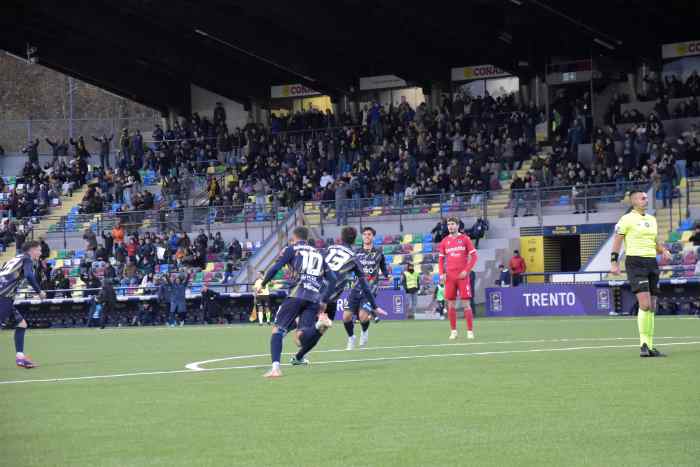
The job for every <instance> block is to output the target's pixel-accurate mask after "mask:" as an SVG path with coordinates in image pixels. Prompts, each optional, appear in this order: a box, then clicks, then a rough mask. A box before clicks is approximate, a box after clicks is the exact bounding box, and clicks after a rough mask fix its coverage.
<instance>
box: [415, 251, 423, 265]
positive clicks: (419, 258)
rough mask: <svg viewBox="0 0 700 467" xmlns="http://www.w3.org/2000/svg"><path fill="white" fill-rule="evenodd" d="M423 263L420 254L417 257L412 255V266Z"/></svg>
mask: <svg viewBox="0 0 700 467" xmlns="http://www.w3.org/2000/svg"><path fill="white" fill-rule="evenodd" d="M422 262H423V255H422V254H421V253H418V254H417V255H413V264H421V263H422Z"/></svg>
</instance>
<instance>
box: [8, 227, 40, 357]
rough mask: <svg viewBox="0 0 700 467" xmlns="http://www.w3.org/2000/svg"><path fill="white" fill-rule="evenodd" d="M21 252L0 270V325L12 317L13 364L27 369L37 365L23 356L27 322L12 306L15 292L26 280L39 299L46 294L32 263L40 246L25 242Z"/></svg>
mask: <svg viewBox="0 0 700 467" xmlns="http://www.w3.org/2000/svg"><path fill="white" fill-rule="evenodd" d="M23 250H24V253H23V254H21V255H17V256H15V257H14V258H12V259H11V260H10V261H8V262H6V263H5V265H4V266H3V267H2V269H0V323H2V322H4V321H5V320H6V319H7V318H9V317H10V315H14V318H15V320H16V321H17V323H18V324H17V327H16V328H15V351H16V352H17V355H16V358H15V363H16V364H17V366H18V367H22V368H27V369H29V368H34V367H36V366H37V365H36V364H35V363H34V362H32V360H31V359H30V358H29V357H27V356H26V355H24V333H25V332H26V331H27V321H26V320H25V319H24V317H23V316H22V315H21V314H20V313H19V311H17V309H16V308H15V306H14V300H15V292H17V288H19V285H20V284H21V283H22V281H23V280H24V279H26V280H27V282H29V285H31V286H32V288H33V289H34V291H35V292H36V293H38V294H39V296H40V297H41V298H46V294H45V293H44V292H42V291H41V288H40V287H39V281H38V280H37V278H36V275H35V274H34V263H35V262H36V261H38V260H39V257H40V256H41V244H40V243H39V242H34V241H32V242H27V243H25V244H24V248H23Z"/></svg>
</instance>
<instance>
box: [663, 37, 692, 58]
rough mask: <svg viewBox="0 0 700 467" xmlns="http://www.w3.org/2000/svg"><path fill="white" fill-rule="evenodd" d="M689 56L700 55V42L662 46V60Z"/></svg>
mask: <svg viewBox="0 0 700 467" xmlns="http://www.w3.org/2000/svg"><path fill="white" fill-rule="evenodd" d="M689 55H700V41H688V42H676V43H674V44H664V45H662V46H661V57H662V58H678V57H687V56H689Z"/></svg>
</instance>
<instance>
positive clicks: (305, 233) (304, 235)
mask: <svg viewBox="0 0 700 467" xmlns="http://www.w3.org/2000/svg"><path fill="white" fill-rule="evenodd" d="M292 235H294V236H295V237H296V238H298V239H299V240H308V239H309V229H307V228H306V227H304V226H299V227H294V230H292Z"/></svg>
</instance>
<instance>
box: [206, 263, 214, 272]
mask: <svg viewBox="0 0 700 467" xmlns="http://www.w3.org/2000/svg"><path fill="white" fill-rule="evenodd" d="M204 271H206V272H213V271H214V263H207V267H206V268H205V269H204Z"/></svg>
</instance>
